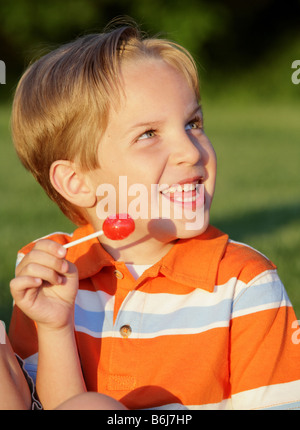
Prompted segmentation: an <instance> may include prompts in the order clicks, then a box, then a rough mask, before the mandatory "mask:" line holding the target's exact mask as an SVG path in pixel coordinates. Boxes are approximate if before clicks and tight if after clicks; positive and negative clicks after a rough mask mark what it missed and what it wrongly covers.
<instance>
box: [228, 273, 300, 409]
mask: <svg viewBox="0 0 300 430" xmlns="http://www.w3.org/2000/svg"><path fill="white" fill-rule="evenodd" d="M297 326H298V324H297V319H296V316H295V313H294V311H293V308H292V306H291V304H290V302H289V299H288V296H287V294H286V291H285V289H284V286H283V285H282V283H281V281H280V279H279V277H278V275H277V272H276V271H275V270H274V271H267V272H266V273H265V274H262V275H261V276H260V277H257V278H256V279H255V282H253V283H250V284H248V285H245V286H244V287H243V288H241V290H240V292H239V294H238V296H237V297H236V300H235V302H234V306H233V314H232V323H231V341H230V372H231V387H232V402H233V408H235V409H262V408H263V409H266V408H276V409H278V408H281V409H282V408H283V409H289V408H300V366H299V363H300V345H299V342H297V341H295V328H297Z"/></svg>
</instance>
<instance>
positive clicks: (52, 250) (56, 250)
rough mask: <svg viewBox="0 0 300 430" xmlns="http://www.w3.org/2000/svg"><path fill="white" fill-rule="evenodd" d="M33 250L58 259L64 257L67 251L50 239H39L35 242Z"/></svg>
mask: <svg viewBox="0 0 300 430" xmlns="http://www.w3.org/2000/svg"><path fill="white" fill-rule="evenodd" d="M33 249H35V250H40V251H44V252H46V253H48V254H51V255H54V256H56V257H58V258H63V257H65V256H66V253H67V250H66V249H65V248H64V247H63V246H62V245H60V244H59V243H57V242H55V241H54V240H50V239H41V240H39V241H37V242H36V244H35V245H34V247H33Z"/></svg>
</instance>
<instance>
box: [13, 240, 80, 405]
mask: <svg viewBox="0 0 300 430" xmlns="http://www.w3.org/2000/svg"><path fill="white" fill-rule="evenodd" d="M65 254H66V250H65V249H64V248H63V247H62V246H61V245H59V244H58V243H56V242H54V241H51V240H41V241H39V242H37V243H36V245H35V246H34V248H33V249H32V251H30V252H29V253H28V254H27V255H26V256H25V257H24V258H23V260H22V261H21V262H20V263H19V265H18V266H17V268H16V277H15V278H14V279H13V280H12V281H11V284H10V285H11V292H12V295H13V298H14V300H15V304H16V305H17V306H18V308H20V309H21V310H22V311H23V312H24V314H26V315H27V316H28V317H29V318H31V319H32V320H34V321H35V322H36V326H37V333H38V349H39V351H38V352H39V354H38V371H37V381H36V385H37V392H38V395H39V398H40V401H41V403H42V405H43V407H44V408H45V409H52V408H55V407H56V406H58V405H59V404H60V403H62V402H64V401H65V400H67V399H68V398H70V397H73V396H74V395H77V394H80V393H83V392H85V391H86V389H85V384H84V380H83V376H82V372H81V367H80V361H79V358H78V352H77V346H76V342H75V336H74V305H75V297H76V294H77V289H78V274H77V269H76V267H75V265H73V264H71V263H70V262H67V261H66V260H65V258H64V257H65Z"/></svg>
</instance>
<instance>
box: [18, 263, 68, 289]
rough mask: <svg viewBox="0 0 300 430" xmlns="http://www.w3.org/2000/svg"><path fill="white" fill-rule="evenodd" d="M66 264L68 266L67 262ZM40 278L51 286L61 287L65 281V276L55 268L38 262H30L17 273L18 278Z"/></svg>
mask: <svg viewBox="0 0 300 430" xmlns="http://www.w3.org/2000/svg"><path fill="white" fill-rule="evenodd" d="M66 264H68V263H67V262H66ZM24 276H26V277H30V278H40V279H42V280H43V281H45V282H48V283H49V284H51V285H59V284H61V283H62V281H63V276H62V275H61V273H60V272H59V271H57V270H56V269H55V268H54V269H53V268H52V267H50V266H49V265H48V266H45V265H43V264H39V263H36V262H30V263H28V264H27V265H26V266H24V267H23V268H22V270H21V271H19V272H18V273H17V277H24Z"/></svg>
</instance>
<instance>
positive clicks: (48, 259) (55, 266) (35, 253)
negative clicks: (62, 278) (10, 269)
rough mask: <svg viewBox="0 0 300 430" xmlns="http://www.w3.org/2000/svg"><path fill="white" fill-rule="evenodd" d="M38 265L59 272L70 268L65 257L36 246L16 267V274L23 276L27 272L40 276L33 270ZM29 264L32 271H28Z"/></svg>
mask: <svg viewBox="0 0 300 430" xmlns="http://www.w3.org/2000/svg"><path fill="white" fill-rule="evenodd" d="M32 265H35V266H32ZM36 265H40V266H44V267H46V268H49V269H51V270H54V271H56V272H57V273H59V274H64V273H66V272H67V271H68V270H69V264H68V262H67V261H66V260H65V259H63V258H58V257H57V256H55V255H53V254H49V253H48V252H45V251H43V250H40V249H36V248H34V249H32V250H31V251H30V252H29V253H28V254H27V255H26V256H25V257H24V258H23V260H22V261H21V262H20V263H19V264H18V266H17V267H16V275H17V276H22V274H25V275H30V276H40V275H36V274H35V273H34V272H33V269H34V268H36ZM28 266H29V269H30V272H28Z"/></svg>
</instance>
